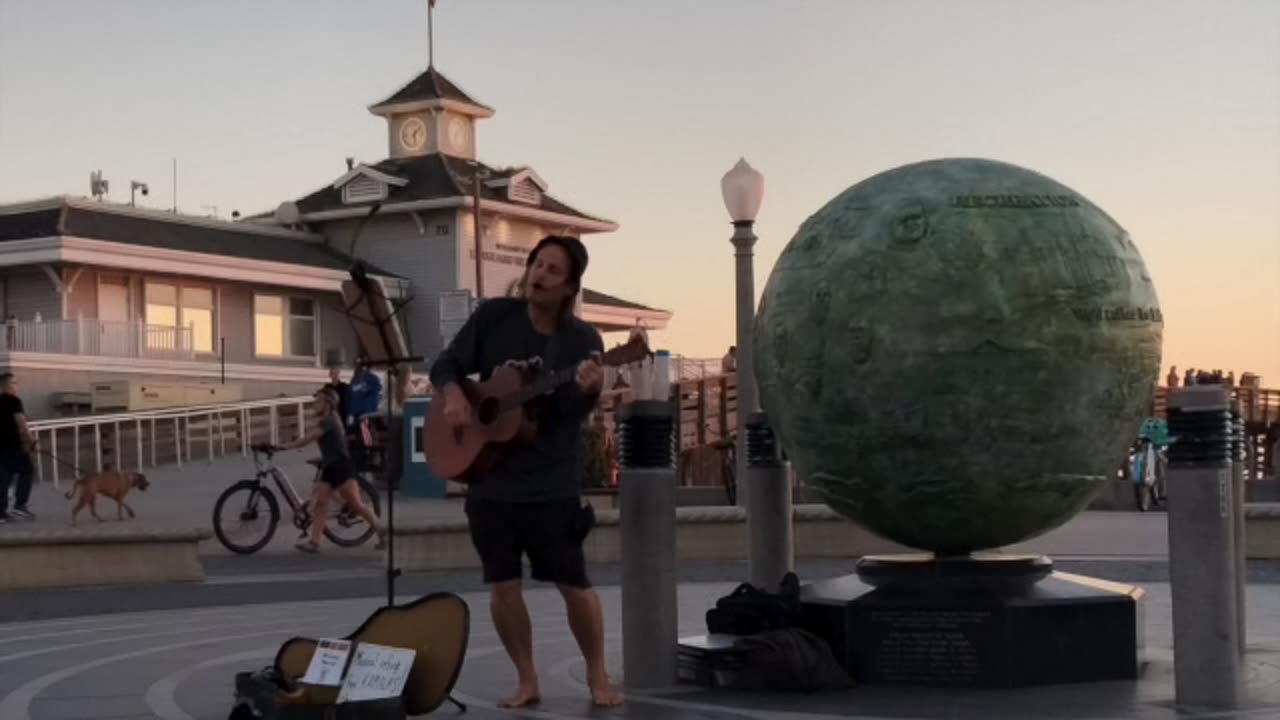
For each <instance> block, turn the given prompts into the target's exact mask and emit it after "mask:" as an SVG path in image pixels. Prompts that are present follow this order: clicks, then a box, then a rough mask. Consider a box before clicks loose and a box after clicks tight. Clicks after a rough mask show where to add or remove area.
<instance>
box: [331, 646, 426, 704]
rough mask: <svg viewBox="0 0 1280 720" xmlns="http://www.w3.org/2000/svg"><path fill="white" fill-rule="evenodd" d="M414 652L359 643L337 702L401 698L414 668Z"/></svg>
mask: <svg viewBox="0 0 1280 720" xmlns="http://www.w3.org/2000/svg"><path fill="white" fill-rule="evenodd" d="M413 657H414V651H413V650H409V649H407V648H398V647H388V646H386V645H375V644H373V643H360V644H359V645H357V646H356V651H355V654H354V655H352V657H351V666H350V667H349V668H347V676H346V678H344V679H343V681H342V690H340V691H339V692H338V702H339V703H345V702H354V701H357V700H380V699H382V698H392V697H399V696H400V693H401V692H403V691H404V683H405V681H406V680H408V679H409V670H410V669H412V668H413Z"/></svg>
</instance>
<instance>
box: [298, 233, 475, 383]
mask: <svg viewBox="0 0 1280 720" xmlns="http://www.w3.org/2000/svg"><path fill="white" fill-rule="evenodd" d="M456 215H457V213H456V212H454V211H452V210H450V211H438V212H421V213H418V216H419V217H420V218H421V220H422V224H421V226H419V224H418V222H416V221H415V220H414V218H413V216H412V215H410V214H408V213H397V214H394V215H388V216H385V217H378V218H375V219H373V220H371V221H369V222H368V223H367V224H366V225H365V226H364V230H363V231H362V232H361V234H360V237H359V239H358V240H357V243H356V247H355V255H356V256H357V257H359V258H361V259H363V260H365V261H367V262H369V263H370V264H372V265H375V266H377V267H379V268H381V269H383V270H386V271H388V272H393V273H395V274H396V275H399V276H401V277H404V278H406V279H408V280H409V282H410V291H409V293H410V296H411V298H412V299H411V300H410V301H409V302H408V304H407V305H406V307H405V308H404V309H403V310H401V312H400V316H399V317H400V326H401V329H402V331H403V332H404V333H405V334H406V339H407V340H408V343H409V346H410V349H411V351H412V352H413V353H414V354H415V355H421V356H423V357H424V358H426V362H425V363H423V364H420V365H419V366H418V367H417V368H416V369H418V370H419V371H421V370H422V369H423V368H424V366H425V365H427V364H429V363H430V361H431V359H432V358H434V356H435V355H436V354H437V353H439V352H440V305H439V295H440V293H441V292H444V291H446V290H453V289H455V288H456V287H457V269H456V268H457V251H456V246H457V236H456V228H457V223H456ZM355 226H356V221H354V220H342V221H337V222H333V223H330V224H328V225H326V226H325V227H324V230H323V231H324V234H325V236H326V237H327V238H329V239H330V242H331V243H332V246H333V247H334V248H335V249H337V250H340V251H342V252H348V251H350V249H351V238H352V234H353V233H354V232H355Z"/></svg>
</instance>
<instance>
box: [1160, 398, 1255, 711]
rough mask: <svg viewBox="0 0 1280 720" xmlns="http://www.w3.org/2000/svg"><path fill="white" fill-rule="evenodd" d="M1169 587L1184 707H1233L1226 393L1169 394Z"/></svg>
mask: <svg viewBox="0 0 1280 720" xmlns="http://www.w3.org/2000/svg"><path fill="white" fill-rule="evenodd" d="M1169 432H1170V433H1171V434H1172V435H1174V436H1175V438H1176V440H1175V442H1174V444H1173V445H1172V446H1171V447H1170V448H1169V490H1168V492H1169V520H1168V522H1169V582H1170V586H1171V595H1172V599H1173V650H1174V685H1175V692H1176V697H1177V702H1178V704H1179V705H1184V706H1192V707H1217V708H1230V707H1234V706H1235V705H1236V704H1237V703H1238V701H1239V694H1240V652H1239V640H1238V638H1237V625H1236V582H1235V575H1236V558H1235V552H1234V545H1235V532H1234V528H1233V527H1232V526H1233V523H1232V503H1233V500H1232V497H1233V490H1232V484H1233V483H1232V477H1231V475H1232V469H1231V434H1232V433H1231V415H1230V407H1229V404H1228V395H1227V391H1226V389H1225V388H1221V387H1218V386H1199V385H1197V386H1192V387H1188V388H1181V389H1178V390H1174V391H1172V392H1171V393H1170V394H1169Z"/></svg>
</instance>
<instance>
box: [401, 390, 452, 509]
mask: <svg viewBox="0 0 1280 720" xmlns="http://www.w3.org/2000/svg"><path fill="white" fill-rule="evenodd" d="M430 407H431V398H429V397H412V398H409V399H407V400H406V401H405V403H404V424H403V432H404V442H403V444H402V445H401V448H402V451H401V452H402V457H403V462H404V465H403V467H404V474H403V476H402V477H401V479H400V492H401V493H403V494H404V495H409V496H412V497H426V498H443V497H445V496H446V495H447V493H448V483H446V482H445V480H444V479H443V478H439V477H436V476H435V474H433V473H432V472H431V469H430V468H429V467H427V456H426V448H424V447H423V444H422V425H423V423H424V422H425V421H426V419H427V411H428V410H429V409H430Z"/></svg>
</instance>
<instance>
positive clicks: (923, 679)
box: [801, 554, 1144, 688]
mask: <svg viewBox="0 0 1280 720" xmlns="http://www.w3.org/2000/svg"><path fill="white" fill-rule="evenodd" d="M1143 595H1144V592H1143V590H1142V589H1141V588H1138V587H1136V586H1133V585H1126V584H1121V583H1114V582H1110V581H1105V580H1098V579H1094V578H1088V577H1083V576H1080V575H1072V574H1068V573H1062V572H1055V571H1053V569H1052V563H1051V562H1050V561H1049V560H1048V559H1047V558H1045V557H1043V556H1008V555H997V554H990V555H972V556H963V557H944V558H935V557H934V556H932V555H886V556H875V557H867V558H864V559H863V560H861V561H860V562H859V564H858V572H857V573H856V574H853V575H847V576H845V577H840V578H833V579H830V580H824V581H820V582H815V583H812V584H810V585H806V586H804V587H803V588H802V589H801V601H802V604H803V607H804V616H805V621H804V622H805V627H806V629H808V630H810V631H811V632H813V633H815V634H816V635H818V636H819V637H822V638H824V639H826V640H827V641H828V642H829V643H830V644H831V648H832V650H833V651H834V653H835V656H836V658H837V659H838V660H839V661H840V662H841V663H842V664H843V665H844V666H845V668H846V669H847V670H848V671H849V673H850V675H852V676H853V678H854V679H855V681H857V682H860V683H863V684H872V685H877V684H881V685H925V686H970V687H992V688H1014V687H1027V686H1033V685H1048V684H1057V683H1072V682H1100V681H1106V680H1133V679H1136V678H1137V677H1138V674H1139V672H1140V669H1141V664H1142V636H1143V628H1142V624H1143V623H1142V617H1143V615H1142V601H1143Z"/></svg>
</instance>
